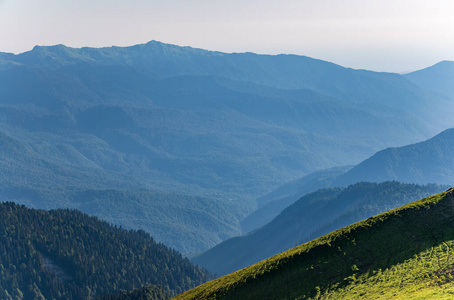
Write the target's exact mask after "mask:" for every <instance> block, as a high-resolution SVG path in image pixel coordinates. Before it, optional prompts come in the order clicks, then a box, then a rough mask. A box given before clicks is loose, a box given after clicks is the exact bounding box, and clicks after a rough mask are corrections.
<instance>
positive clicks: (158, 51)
mask: <svg viewBox="0 0 454 300" xmlns="http://www.w3.org/2000/svg"><path fill="white" fill-rule="evenodd" d="M0 82H2V84H1V85H0V125H1V128H2V129H1V134H0V138H1V139H2V142H4V143H5V149H6V148H8V149H10V150H11V151H5V152H2V153H0V155H1V156H2V160H1V161H0V167H1V169H0V171H1V172H0V174H2V176H0V188H5V189H9V190H14V191H21V192H20V193H19V192H18V193H14V199H11V198H8V197H6V196H7V195H4V196H3V200H15V201H18V202H21V203H27V204H28V205H32V206H34V207H45V208H58V207H68V204H69V203H68V201H70V200H71V198H70V197H66V196H63V197H62V199H61V200H60V201H58V200H57V199H59V198H60V196H61V195H68V194H71V193H72V191H74V190H76V191H83V190H103V191H111V190H117V191H128V192H127V193H129V194H134V193H135V191H137V190H147V191H149V193H151V194H161V195H162V194H166V193H169V192H170V193H174V194H178V195H181V196H183V197H186V199H202V198H203V199H206V200H207V201H212V202H213V203H214V204H215V205H214V206H213V209H212V210H211V211H208V212H207V213H206V216H200V217H201V220H203V221H201V222H202V223H203V224H205V225H206V226H203V228H213V230H214V228H217V225H216V226H211V225H212V224H213V223H212V221H213V220H216V219H217V220H218V221H220V219H222V218H219V217H218V216H216V214H217V213H219V212H220V211H224V212H226V214H225V215H226V216H231V219H230V221H229V222H228V223H229V224H233V228H232V227H231V226H230V227H229V226H227V227H228V228H226V230H223V231H222V233H221V234H220V233H219V232H214V231H213V232H207V231H206V232H205V233H206V237H208V238H203V239H202V240H199V239H198V238H196V237H197V236H198V237H200V236H201V235H200V234H199V233H197V232H186V233H188V234H186V235H185V236H187V237H188V240H187V241H186V242H185V244H184V245H182V244H181V240H179V239H176V238H174V237H175V236H179V235H181V232H178V228H179V227H180V228H196V227H197V226H196V225H197V224H195V223H197V222H198V220H197V221H194V220H190V219H188V218H182V219H181V222H182V223H179V224H177V225H175V226H173V225H172V226H170V228H171V231H169V234H168V236H167V237H165V238H163V239H161V238H160V241H166V243H168V244H169V246H171V247H175V248H177V249H178V250H181V251H184V252H185V253H194V252H200V251H203V250H206V249H208V248H209V247H212V246H213V243H217V242H219V241H220V239H225V238H228V237H231V236H234V235H236V234H239V233H240V228H239V226H237V224H239V222H240V220H242V219H243V218H244V217H246V216H247V215H248V214H250V213H251V212H252V211H254V209H255V208H256V205H257V203H256V202H255V198H257V196H259V195H264V194H266V193H268V192H270V191H272V190H273V189H274V188H276V187H278V186H279V185H281V184H283V183H285V182H288V181H290V180H294V179H297V178H300V177H301V176H304V175H306V174H309V173H311V172H313V171H315V170H320V169H324V168H329V167H334V166H338V165H353V164H356V163H358V162H360V161H361V160H363V159H365V158H366V157H368V156H370V155H371V154H373V153H374V152H376V151H378V150H380V149H383V148H386V147H390V146H396V145H404V144H408V143H413V142H415V141H418V140H422V139H425V138H427V137H428V136H430V135H432V134H433V133H434V132H438V131H439V130H441V129H440V128H446V126H447V124H450V123H452V122H453V121H452V119H451V118H449V117H446V116H450V112H451V108H452V106H450V102H449V101H447V100H446V99H445V98H443V97H439V96H436V95H433V94H431V93H430V92H427V91H424V90H423V89H421V88H419V87H417V86H416V85H414V84H412V83H411V82H410V81H408V80H407V79H405V78H404V77H403V76H401V75H398V74H389V73H375V72H368V71H360V70H352V69H347V68H343V67H341V66H338V65H335V64H332V63H328V62H323V61H320V60H315V59H311V58H308V57H302V56H295V55H277V56H272V55H257V54H253V53H238V54H227V53H221V52H213V51H206V50H201V49H193V48H189V47H178V46H175V45H167V44H163V43H159V42H154V41H153V42H150V43H147V44H143V45H136V46H131V47H109V48H99V49H96V48H81V49H76V48H69V47H65V46H63V45H57V46H51V47H40V46H37V47H35V48H34V49H33V50H32V51H29V52H25V53H22V54H19V55H11V54H1V55H0ZM440 107H442V108H443V109H440ZM453 125H454V124H452V125H451V126H453ZM14 149H16V150H17V151H18V152H16V150H14ZM55 187H58V189H55ZM36 194H39V195H44V196H43V197H40V198H39V200H38V199H35V198H34V197H33V196H32V195H36ZM117 194H121V192H119V193H117ZM8 195H10V194H8ZM0 196H2V195H0ZM126 198H128V197H126ZM100 199H102V200H100V201H106V200H105V199H106V198H105V197H100ZM128 199H130V200H131V198H128ZM135 201H137V199H136V200H135ZM165 201H168V199H167V198H166V197H164V198H163V199H162V200H161V202H165ZM155 203H156V202H155ZM72 204H74V203H72ZM76 204H77V203H76ZM131 205H133V204H132V203H131ZM181 205H182V206H181V209H182V210H183V211H185V213H184V214H189V213H190V212H191V211H192V207H191V205H190V204H189V202H185V201H182V202H181ZM196 206H197V205H196ZM71 207H73V206H71ZM97 207H99V208H100V210H94V209H91V208H90V207H89V206H87V210H85V211H84V212H86V213H89V214H97V215H100V216H103V217H105V218H107V219H109V220H112V219H114V217H113V216H117V214H118V213H119V214H120V216H121V217H116V219H118V220H127V221H126V222H127V223H128V224H129V223H130V220H136V221H137V223H142V224H145V223H147V220H146V219H143V216H140V215H129V214H126V213H125V211H128V210H124V211H120V212H118V211H108V210H107V209H106V207H108V206H107V205H104V206H103V205H99V206H97ZM221 207H224V208H225V209H221ZM226 210H227V211H226ZM158 214H162V215H161V217H162V219H164V220H167V219H168V218H167V215H166V214H165V213H163V212H158ZM183 220H184V222H189V223H184V222H183ZM222 222H223V221H220V222H217V221H215V223H216V224H222ZM123 225H125V224H123ZM144 230H147V231H149V232H150V233H152V234H153V235H154V236H156V237H157V238H158V237H159V236H160V234H158V232H157V231H158V230H159V229H158V228H157V227H155V226H151V225H150V224H147V225H146V226H144ZM189 237H193V238H190V239H189Z"/></svg>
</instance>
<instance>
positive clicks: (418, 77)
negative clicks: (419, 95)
mask: <svg viewBox="0 0 454 300" xmlns="http://www.w3.org/2000/svg"><path fill="white" fill-rule="evenodd" d="M405 78H407V79H408V80H410V81H411V82H413V83H415V84H417V85H419V86H421V87H423V88H426V89H428V90H431V91H434V92H437V93H440V94H443V95H445V96H448V97H450V98H451V99H452V100H454V85H453V84H452V82H453V80H454V61H442V62H440V63H438V64H436V65H433V66H431V67H428V68H426V69H422V70H419V71H416V72H412V73H409V74H405Z"/></svg>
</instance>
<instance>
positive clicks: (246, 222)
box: [241, 166, 351, 233]
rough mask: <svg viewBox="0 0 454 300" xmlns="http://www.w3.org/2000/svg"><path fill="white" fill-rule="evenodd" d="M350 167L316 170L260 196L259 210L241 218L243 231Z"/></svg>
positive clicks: (265, 222) (253, 226)
mask: <svg viewBox="0 0 454 300" xmlns="http://www.w3.org/2000/svg"><path fill="white" fill-rule="evenodd" d="M350 169H351V166H347V167H335V168H331V169H327V170H321V171H316V172H314V173H311V174H309V175H306V176H304V177H303V178H301V179H298V180H294V181H292V182H289V183H286V184H284V185H282V186H280V187H279V188H277V189H276V190H274V191H273V192H271V193H269V194H267V195H265V196H263V197H260V198H258V199H257V204H258V208H257V210H255V211H254V212H253V213H251V214H250V215H248V216H247V217H246V218H244V219H243V220H241V228H242V230H243V233H248V232H250V231H252V230H254V229H257V228H259V227H262V226H263V225H265V224H267V223H269V222H271V221H272V220H273V219H274V218H275V217H277V216H278V215H279V214H280V213H281V211H283V210H284V209H285V208H286V207H288V206H289V205H291V204H293V203H295V202H296V201H297V200H298V199H299V198H301V197H303V196H304V195H306V194H308V193H312V192H315V191H316V190H318V189H321V188H326V187H329V186H331V183H332V182H333V181H334V180H335V179H336V178H337V177H338V176H339V175H341V174H344V173H345V172H347V171H348V170H350Z"/></svg>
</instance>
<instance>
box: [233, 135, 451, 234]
mask: <svg viewBox="0 0 454 300" xmlns="http://www.w3.org/2000/svg"><path fill="white" fill-rule="evenodd" d="M453 141H454V129H448V130H445V131H444V132H442V133H440V134H438V135H436V136H435V137H433V138H431V139H429V140H427V141H423V142H420V143H417V144H412V145H408V146H404V147H397V148H388V149H385V150H382V151H380V152H378V153H376V154H375V155H373V156H372V157H370V158H368V159H367V160H365V161H363V162H361V163H360V164H358V165H357V166H355V167H353V168H351V167H350V168H349V167H343V168H333V169H328V170H322V171H318V172H314V173H312V174H309V175H307V176H305V177H303V178H301V179H299V180H295V181H293V182H290V183H288V184H285V185H283V186H281V187H280V188H278V189H276V190H275V191H273V192H271V193H269V194H268V195H266V196H264V197H261V198H258V199H257V202H258V204H259V208H258V209H257V210H256V211H254V212H253V213H252V214H250V215H249V216H247V217H246V218H245V219H244V220H242V221H241V227H242V228H243V232H249V231H251V230H254V229H257V228H259V227H261V226H263V225H264V224H266V223H267V222H269V221H270V220H271V219H272V218H274V217H275V216H277V215H278V214H279V213H280V212H281V211H282V210H283V209H284V208H285V207H287V206H289V205H290V204H292V203H294V202H295V201H296V200H298V199H299V198H301V197H302V196H304V195H305V194H307V193H309V192H312V191H315V190H316V189H317V188H328V187H336V186H348V185H350V184H354V183H356V182H360V181H369V182H383V181H392V180H395V181H399V182H406V183H417V184H428V183H438V184H454V171H453V170H454V152H452V151H451V150H452V149H453V148H452V147H453V146H454V144H453ZM371 170H373V172H371Z"/></svg>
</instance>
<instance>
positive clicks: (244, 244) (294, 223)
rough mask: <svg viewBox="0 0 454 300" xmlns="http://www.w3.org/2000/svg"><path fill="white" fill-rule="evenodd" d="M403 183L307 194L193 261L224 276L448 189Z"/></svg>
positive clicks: (368, 185)
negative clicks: (253, 229)
mask: <svg viewBox="0 0 454 300" xmlns="http://www.w3.org/2000/svg"><path fill="white" fill-rule="evenodd" d="M446 188H447V187H446V186H436V185H427V186H418V185H412V184H401V183H398V182H384V183H381V184H377V183H365V182H362V183H357V184H354V185H351V186H349V187H347V188H331V189H322V190H319V191H317V192H314V193H311V194H307V195H306V196H304V197H302V198H301V199H299V200H298V201H297V202H295V203H294V204H293V205H290V206H289V207H287V208H286V209H285V210H283V211H282V212H281V213H280V214H279V215H278V216H277V217H276V218H275V219H274V220H272V221H271V222H270V223H268V224H266V225H265V226H263V227H261V228H259V229H257V230H255V231H253V232H251V233H249V234H246V235H243V236H240V237H235V238H231V239H229V240H226V241H224V242H222V243H221V244H219V245H217V246H216V247H214V248H212V249H210V250H208V251H206V252H205V253H203V254H201V255H199V256H197V257H194V258H193V259H192V261H193V262H194V263H196V264H198V265H201V266H204V267H206V268H207V269H208V270H210V271H212V272H214V273H216V274H219V275H224V274H227V273H230V272H233V271H235V270H238V269H241V268H244V267H246V266H248V265H251V264H253V263H256V262H258V261H260V260H263V259H266V258H268V257H270V256H272V255H275V254H277V253H279V252H282V251H285V250H287V249H290V248H292V247H294V246H296V245H299V244H301V243H303V242H304V241H308V240H310V239H314V238H317V237H319V236H321V235H323V234H326V233H328V232H331V231H333V230H336V229H338V228H341V227H343V226H347V225H349V224H352V223H354V222H357V221H360V220H363V219H366V218H368V217H370V216H373V215H376V214H378V213H381V212H384V211H387V210H389V209H392V208H395V207H398V206H401V205H404V204H407V203H410V202H411V201H414V200H416V199H420V198H422V197H426V196H429V195H432V194H435V193H438V192H440V191H443V190H446Z"/></svg>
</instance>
